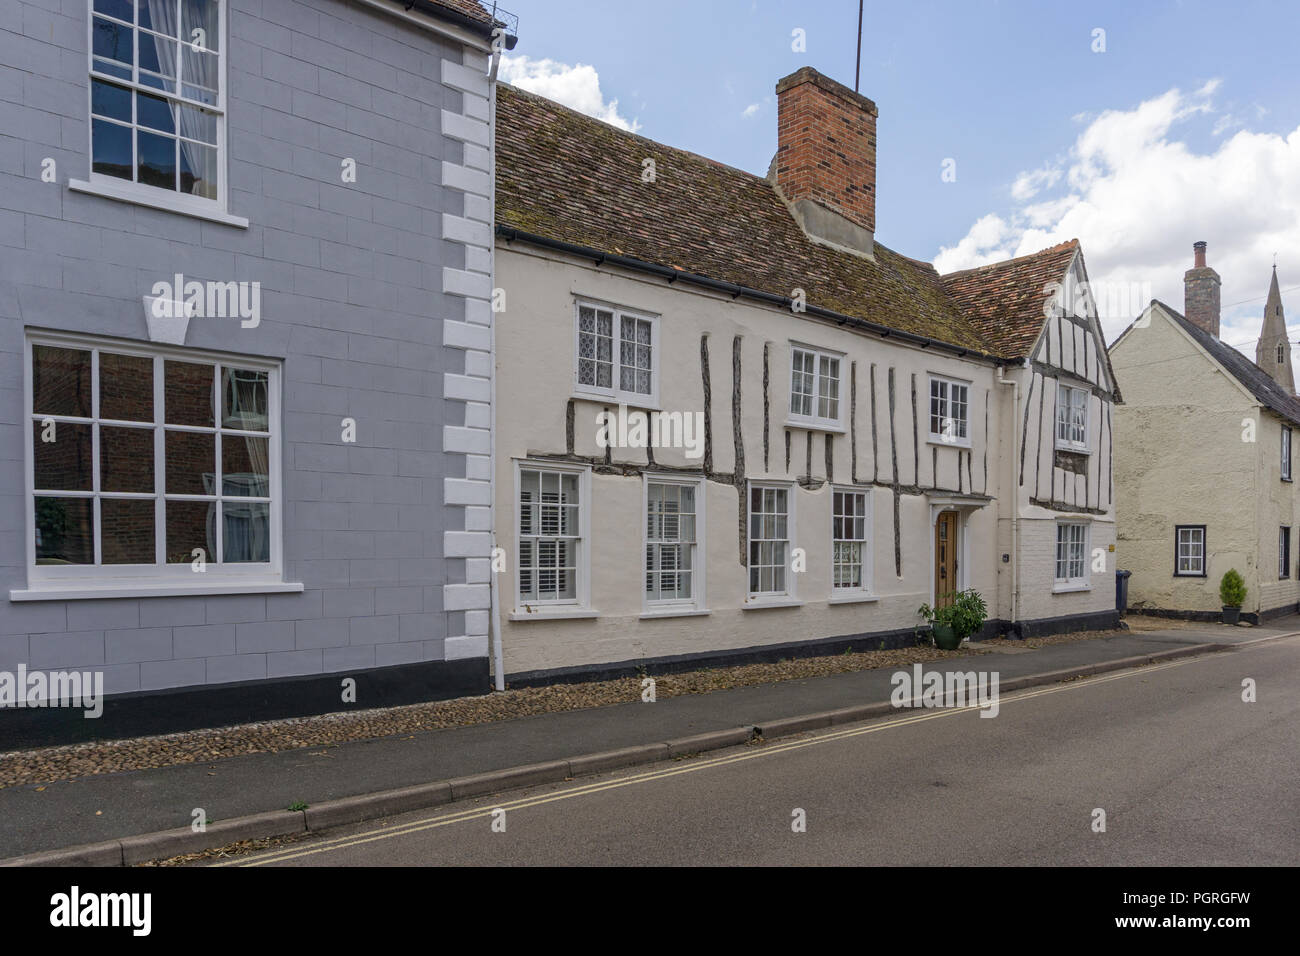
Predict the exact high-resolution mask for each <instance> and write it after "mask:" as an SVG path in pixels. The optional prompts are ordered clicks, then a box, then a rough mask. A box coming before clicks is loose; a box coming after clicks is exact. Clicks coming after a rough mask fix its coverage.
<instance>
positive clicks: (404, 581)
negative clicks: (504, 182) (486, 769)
mask: <svg viewBox="0 0 1300 956" xmlns="http://www.w3.org/2000/svg"><path fill="white" fill-rule="evenodd" d="M8 12H9V14H10V15H9V16H6V17H5V18H4V21H3V23H0V64H3V65H0V245H3V249H2V250H0V429H2V432H0V672H5V671H8V672H14V671H15V670H16V669H17V668H18V667H19V666H20V665H22V666H25V667H26V668H27V669H28V670H69V669H75V670H81V671H102V672H103V674H104V681H105V688H104V689H105V691H106V693H108V694H110V695H126V696H124V697H120V698H117V700H118V701H119V702H120V701H127V702H129V701H132V700H136V701H138V700H141V699H147V700H149V701H151V702H152V704H151V706H152V708H153V710H154V711H155V712H160V711H165V710H166V709H167V708H166V707H159V706H157V704H158V701H159V699H160V697H159V695H158V694H157V693H154V694H141V693H140V692H166V694H165V695H163V696H164V697H166V698H169V699H171V700H173V702H174V701H175V700H177V699H180V700H184V701H185V702H186V703H185V705H184V706H183V707H181V708H180V710H182V711H184V712H185V713H186V714H187V715H188V716H186V717H184V718H183V719H182V721H181V722H191V723H199V724H202V723H211V722H213V720H214V719H216V718H219V717H230V718H240V719H242V718H245V717H250V716H259V715H263V714H265V715H271V714H275V713H289V712H307V711H313V710H316V711H318V710H327V709H337V708H338V706H340V705H339V700H340V690H339V688H340V683H341V680H340V678H341V677H347V676H351V677H355V678H356V679H357V684H358V691H357V694H358V700H357V702H356V703H357V706H367V705H369V706H374V705H375V704H378V703H387V702H392V701H395V700H402V699H419V698H421V697H429V696H435V695H439V694H450V693H464V692H466V691H472V690H486V688H487V686H488V674H489V663H488V660H489V658H488V655H489V642H488V630H489V629H488V607H489V588H488V583H487V582H488V564H489V552H490V542H491V539H490V528H491V511H490V507H491V505H490V502H491V494H490V480H491V477H490V476H491V468H490V465H489V458H490V447H491V446H490V427H491V407H490V400H491V379H490V375H491V342H492V338H491V336H492V333H491V311H490V295H491V287H492V282H491V274H492V242H491V221H492V199H491V195H492V186H491V183H492V172H491V160H490V149H491V145H492V144H491V116H492V109H493V93H492V87H491V82H490V80H489V73H490V66H491V56H492V35H493V30H494V25H495V26H500V24H499V21H494V20H493V19H492V18H491V17H490V16H489V15H488V14H487V13H486V12H485V11H484V9H483V8H481V7H479V6H478V5H477V4H475V3H473V2H472V0H442V2H424V0H417V2H415V3H413V4H412V3H407V2H402V3H390V2H387V0H15V2H13V3H11V4H9V5H8ZM499 42H500V41H498V43H499ZM510 42H513V38H510ZM313 678H314V679H313ZM250 682H251V683H250ZM180 690H183V691H184V692H185V694H184V695H183V696H182V697H180V698H174V697H170V695H172V694H175V693H176V692H177V691H180ZM196 694H197V695H198V696H194V695H196ZM112 701H113V698H110V702H112ZM194 705H197V706H194ZM136 709H137V711H138V710H139V708H136ZM120 710H121V711H122V712H126V711H127V710H129V708H128V707H126V706H123V707H122V708H120ZM17 713H21V712H16V711H11V712H9V713H0V740H2V739H3V737H4V734H5V728H6V726H8V727H10V728H13V727H16V726H17V724H16V723H14V722H12V721H11V722H10V723H9V724H6V723H5V722H4V720H3V718H6V717H11V716H14V715H15V714H17ZM107 716H108V717H112V716H113V714H112V713H110V714H108V715H107ZM164 722H165V721H164ZM88 723H94V722H88ZM104 723H105V724H109V723H111V721H109V720H106V721H104ZM146 723H147V721H146ZM124 726H125V725H124ZM131 726H132V727H134V726H135V725H131ZM103 729H104V728H103V726H102V725H101V727H100V728H91V729H90V730H89V732H91V733H96V732H103Z"/></svg>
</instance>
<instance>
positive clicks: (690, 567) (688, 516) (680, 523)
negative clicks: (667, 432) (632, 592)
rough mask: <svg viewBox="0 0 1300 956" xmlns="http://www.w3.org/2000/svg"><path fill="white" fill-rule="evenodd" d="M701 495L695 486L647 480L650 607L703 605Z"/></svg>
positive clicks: (647, 594)
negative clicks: (700, 546)
mask: <svg viewBox="0 0 1300 956" xmlns="http://www.w3.org/2000/svg"><path fill="white" fill-rule="evenodd" d="M702 492H703V487H702V486H701V485H700V484H699V483H697V482H681V481H668V480H661V479H656V478H647V479H646V483H645V508H646V530H645V601H646V605H647V606H649V607H652V608H670V607H677V606H687V607H695V606H698V605H699V604H700V603H701V597H702V594H701V589H700V581H701V569H700V567H699V536H700V534H701V532H702V530H703V528H702V524H701V521H700V512H699V508H700V505H701V503H702V502H701V499H700V495H701V494H702Z"/></svg>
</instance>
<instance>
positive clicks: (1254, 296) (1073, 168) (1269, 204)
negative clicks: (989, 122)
mask: <svg viewBox="0 0 1300 956" xmlns="http://www.w3.org/2000/svg"><path fill="white" fill-rule="evenodd" d="M1217 88H1218V82H1217V81H1211V82H1210V83H1207V84H1205V86H1203V87H1201V89H1200V90H1198V91H1197V92H1195V93H1191V94H1185V93H1182V92H1180V91H1179V90H1177V89H1174V90H1170V91H1168V92H1166V93H1163V94H1161V95H1160V96H1156V97H1154V98H1152V99H1149V100H1147V101H1145V102H1143V103H1140V104H1138V105H1137V106H1136V107H1134V108H1133V109H1130V110H1107V111H1105V112H1103V113H1101V114H1099V115H1096V116H1094V117H1090V118H1089V121H1088V125H1087V126H1086V128H1085V129H1083V130H1082V131H1081V132H1080V133H1079V135H1078V138H1077V139H1076V140H1075V143H1074V145H1073V146H1072V148H1071V149H1070V152H1069V155H1068V157H1067V159H1066V160H1065V162H1063V163H1056V162H1050V163H1047V164H1045V165H1044V166H1042V167H1041V168H1040V169H1038V170H1036V171H1034V172H1029V173H1023V172H1022V173H1021V174H1020V175H1019V176H1017V178H1016V179H1015V181H1014V182H1013V185H1012V196H1013V202H1012V205H1011V207H1010V208H1008V209H1005V210H1000V211H996V212H990V213H988V214H986V215H984V216H981V217H980V218H979V219H977V220H976V221H975V222H974V223H973V224H972V225H971V227H970V228H969V230H968V231H967V233H966V235H965V236H963V237H962V238H961V239H960V240H958V241H957V243H955V244H954V245H952V246H946V247H943V248H941V249H940V251H939V254H938V255H937V256H936V257H935V267H936V268H937V269H938V270H939V271H940V272H951V271H954V270H956V269H966V268H970V267H972V266H977V265H983V264H984V263H988V262H994V261H997V260H999V259H1003V258H1007V257H1008V256H1017V255H1025V254H1027V253H1031V252H1036V251H1037V250H1039V249H1043V248H1046V247H1048V246H1052V245H1055V244H1056V243H1059V242H1063V241H1065V240H1067V239H1071V238H1078V239H1079V240H1080V242H1081V243H1082V245H1083V253H1084V256H1085V257H1086V260H1087V265H1088V272H1089V277H1090V278H1091V280H1092V283H1093V285H1094V286H1097V287H1098V289H1099V292H1101V290H1107V289H1109V290H1116V289H1133V290H1136V289H1141V290H1143V293H1142V294H1143V295H1146V296H1147V297H1154V298H1159V299H1162V300H1163V301H1165V302H1167V303H1168V304H1169V305H1171V306H1173V307H1174V308H1176V309H1179V310H1180V311H1181V309H1182V307H1183V273H1184V272H1185V271H1186V270H1187V269H1189V268H1190V267H1191V265H1192V243H1193V242H1194V241H1196V240H1200V239H1204V240H1206V241H1207V242H1208V243H1209V264H1210V265H1211V266H1213V267H1214V268H1215V269H1216V270H1217V271H1218V273H1219V274H1220V276H1221V277H1222V279H1223V288H1222V299H1223V303H1224V308H1223V331H1222V338H1223V340H1224V341H1226V342H1229V343H1231V344H1234V345H1240V346H1241V347H1242V350H1243V351H1245V352H1246V353H1247V354H1248V355H1249V356H1250V357H1251V358H1253V357H1254V340H1255V338H1257V337H1258V335H1259V327H1260V323H1261V321H1262V317H1263V307H1264V301H1263V300H1264V296H1265V295H1266V294H1267V292H1268V282H1269V276H1270V268H1271V266H1272V263H1273V253H1274V252H1277V253H1278V254H1279V255H1278V276H1279V278H1280V279H1281V281H1282V285H1283V287H1284V288H1285V287H1287V286H1288V285H1297V284H1300V126H1297V127H1296V128H1295V129H1294V130H1292V131H1291V132H1290V133H1285V134H1277V133H1256V132H1251V131H1250V130H1249V129H1239V130H1237V131H1236V132H1235V133H1233V134H1232V135H1231V136H1229V137H1228V138H1226V139H1223V140H1222V141H1219V142H1217V143H1216V144H1215V145H1214V146H1213V147H1211V150H1212V151H1210V152H1206V153H1197V152H1193V151H1192V149H1191V148H1189V146H1188V145H1187V144H1186V142H1184V141H1182V139H1180V134H1181V132H1182V131H1181V130H1180V129H1179V127H1180V125H1183V124H1188V123H1190V122H1191V121H1193V120H1194V119H1196V118H1198V117H1200V116H1201V115H1202V114H1213V113H1214V112H1215V111H1214V109H1213V108H1212V107H1211V105H1210V104H1209V103H1208V102H1207V97H1208V96H1209V95H1210V94H1211V93H1213V92H1215V90H1216V89H1217ZM1237 121H1239V119H1238V120H1237ZM1207 125H1208V124H1207ZM1062 166H1064V169H1063V170H1062V169H1061V167H1062ZM1047 170H1056V171H1058V172H1060V173H1061V175H1057V176H1052V175H1050V174H1048V173H1047V172H1046V171H1047ZM1053 187H1059V188H1057V189H1053ZM1040 193H1042V195H1039V194H1040ZM1111 295H1112V298H1111V301H1112V302H1120V301H1123V299H1122V298H1121V297H1120V296H1117V295H1115V294H1114V293H1113V291H1112V293H1111ZM1098 298H1099V299H1101V300H1102V307H1103V316H1102V319H1103V321H1102V324H1103V327H1104V329H1105V331H1106V335H1107V339H1108V340H1109V339H1112V338H1113V337H1114V336H1115V335H1117V334H1118V333H1119V332H1120V331H1121V330H1123V329H1124V328H1125V327H1126V326H1127V325H1128V323H1129V322H1131V321H1132V320H1133V319H1134V318H1135V317H1136V314H1137V313H1136V311H1131V306H1129V307H1126V308H1125V309H1123V310H1122V311H1121V310H1119V309H1116V310H1113V311H1114V314H1106V312H1107V310H1106V309H1105V294H1104V293H1103V294H1099V295H1098ZM1137 298H1138V296H1137V295H1136V294H1134V295H1131V296H1129V297H1128V300H1127V301H1128V302H1130V303H1131V302H1133V301H1134V300H1136V299H1137ZM1285 299H1286V296H1285V295H1284V304H1290V303H1286V302H1285ZM1141 304H1145V302H1142V303H1141ZM1139 308H1140V305H1139ZM1297 319H1300V302H1296V303H1294V304H1293V305H1292V315H1291V320H1292V322H1295V321H1296V320H1297Z"/></svg>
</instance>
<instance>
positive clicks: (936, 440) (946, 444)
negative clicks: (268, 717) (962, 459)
mask: <svg viewBox="0 0 1300 956" xmlns="http://www.w3.org/2000/svg"><path fill="white" fill-rule="evenodd" d="M925 443H926V444H927V445H936V446H938V447H939V448H961V449H962V450H964V451H969V450H970V447H971V442H970V439H969V438H963V439H962V440H961V441H944V440H943V439H942V438H941V437H939V436H938V435H931V436H930V437H929V438H928V439H926V442H925Z"/></svg>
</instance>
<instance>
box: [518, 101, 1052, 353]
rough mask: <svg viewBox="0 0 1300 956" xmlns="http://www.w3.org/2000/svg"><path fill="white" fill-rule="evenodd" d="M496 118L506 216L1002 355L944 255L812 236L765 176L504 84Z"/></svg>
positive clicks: (546, 231) (607, 249)
mask: <svg viewBox="0 0 1300 956" xmlns="http://www.w3.org/2000/svg"><path fill="white" fill-rule="evenodd" d="M497 124H498V127H497V144H498V153H497V208H496V215H497V224H498V226H502V227H505V228H507V229H512V230H517V231H518V232H520V233H525V234H531V235H533V236H539V237H542V238H545V239H549V240H553V241H559V242H564V243H568V244H571V245H574V246H579V247H582V248H584V249H594V250H598V251H600V252H603V253H607V254H608V253H612V254H616V255H621V256H626V257H628V258H631V259H637V260H640V261H642V262H648V263H653V264H655V265H660V266H667V267H670V268H674V269H677V270H680V271H683V272H690V273H694V274H697V275H703V276H706V277H708V278H710V279H716V280H719V281H722V282H729V283H734V284H736V285H740V286H745V287H747V288H751V289H758V290H760V291H762V292H767V293H771V294H774V295H780V296H790V295H792V294H793V291H794V290H795V289H796V288H798V289H803V290H804V291H805V293H806V296H807V302H808V304H809V305H815V306H820V307H821V308H824V309H829V310H831V311H834V312H838V313H842V314H845V315H849V316H852V317H854V318H859V319H865V320H866V321H868V322H874V323H877V324H879V325H883V326H888V327H889V328H892V329H897V330H900V331H904V332H910V333H913V334H915V335H921V336H925V337H927V338H931V339H935V340H938V341H941V342H946V343H948V344H950V345H953V346H956V347H959V348H965V349H970V350H972V351H975V352H981V353H985V354H997V350H996V349H995V348H994V347H993V346H992V345H991V343H990V340H989V338H988V337H987V336H986V334H985V333H984V332H983V331H981V330H980V329H979V328H978V327H977V326H976V325H975V323H973V322H972V321H970V320H969V319H968V318H967V317H966V316H964V315H963V314H962V312H961V310H960V309H959V308H958V306H957V304H956V302H955V301H954V300H953V298H951V297H950V296H949V295H948V294H947V293H946V291H945V289H944V283H943V280H941V279H940V277H939V274H938V273H937V272H936V271H935V270H934V267H933V266H931V265H930V264H928V263H924V262H918V261H916V260H915V259H909V258H907V257H906V256H902V255H899V254H898V253H896V252H893V251H891V250H889V249H887V248H885V247H884V246H882V245H880V244H878V243H877V244H876V246H875V261H874V262H872V261H869V260H867V259H864V258H862V257H860V256H855V255H851V254H849V253H845V252H839V251H836V250H834V249H831V248H828V247H826V246H822V245H818V244H816V243H813V242H811V241H810V240H809V239H808V238H807V236H805V234H804V232H803V230H802V229H801V228H800V227H799V225H798V223H797V222H796V221H795V219H794V217H793V215H792V214H791V212H790V210H789V209H788V208H787V206H786V205H785V204H784V202H782V200H781V198H780V197H779V196H778V194H777V192H776V190H775V188H774V187H773V186H772V184H771V183H770V182H769V181H768V180H766V179H764V178H762V177H760V176H754V175H752V174H750V173H746V172H743V171H741V170H738V169H733V168H731V167H729V166H723V165H721V164H720V163H716V162H714V161H712V160H709V159H705V158H704V157H702V156H698V155H696V154H694V153H689V152H686V151H684V150H680V149H672V148H670V147H667V146H664V145H662V144H660V143H656V142H653V141H652V140H648V139H645V138H644V137H641V136H636V135H634V134H631V133H627V132H624V131H622V130H619V129H617V128H615V127H613V126H610V125H609V124H606V123H602V122H600V121H599V120H595V119H592V118H590V117H588V116H584V115H582V114H580V113H577V112H575V111H573V110H570V109H568V108H566V107H563V106H560V105H559V104H557V103H554V102H552V101H550V100H547V99H544V98H542V97H539V96H536V95H534V94H531V93H526V92H523V91H521V90H517V89H515V88H513V87H510V86H507V85H505V84H501V85H500V86H499V87H498V99H497ZM647 158H649V159H653V160H654V161H655V181H654V182H652V183H647V182H643V181H642V170H643V165H642V163H643V161H644V160H645V159H647ZM1040 324H1041V322H1040Z"/></svg>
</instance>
